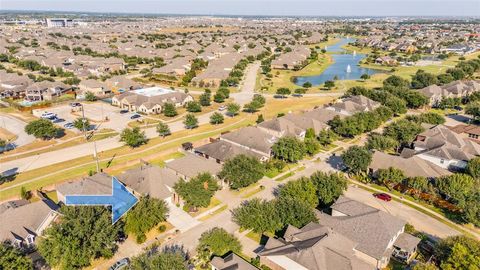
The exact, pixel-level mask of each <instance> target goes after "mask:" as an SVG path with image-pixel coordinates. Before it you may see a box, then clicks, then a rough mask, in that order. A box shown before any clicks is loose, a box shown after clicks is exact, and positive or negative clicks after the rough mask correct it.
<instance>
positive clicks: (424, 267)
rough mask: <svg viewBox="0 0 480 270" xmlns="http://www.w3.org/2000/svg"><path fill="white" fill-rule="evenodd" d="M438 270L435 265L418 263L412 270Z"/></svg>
mask: <svg viewBox="0 0 480 270" xmlns="http://www.w3.org/2000/svg"><path fill="white" fill-rule="evenodd" d="M437 269H438V268H437V267H436V266H435V264H433V263H423V262H418V263H416V264H415V265H414V266H413V267H412V270H437Z"/></svg>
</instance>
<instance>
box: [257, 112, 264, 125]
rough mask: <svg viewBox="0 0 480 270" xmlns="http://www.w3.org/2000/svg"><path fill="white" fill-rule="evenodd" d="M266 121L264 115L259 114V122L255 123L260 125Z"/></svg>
mask: <svg viewBox="0 0 480 270" xmlns="http://www.w3.org/2000/svg"><path fill="white" fill-rule="evenodd" d="M264 121H265V119H263V114H259V115H258V116H257V120H256V121H255V123H257V124H260V123H262V122H264Z"/></svg>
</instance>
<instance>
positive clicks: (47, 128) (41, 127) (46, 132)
mask: <svg viewBox="0 0 480 270" xmlns="http://www.w3.org/2000/svg"><path fill="white" fill-rule="evenodd" d="M59 131H60V129H58V128H56V127H55V126H54V125H53V123H52V122H50V121H49V120H47V119H38V120H34V121H32V122H30V123H28V124H27V125H26V126H25V132H26V133H27V134H29V135H33V136H35V138H41V139H43V140H48V139H51V138H54V137H55V136H57V134H58V133H59Z"/></svg>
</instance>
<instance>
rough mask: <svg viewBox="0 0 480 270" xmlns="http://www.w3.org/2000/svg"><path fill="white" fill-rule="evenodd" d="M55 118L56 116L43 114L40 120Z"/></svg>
mask: <svg viewBox="0 0 480 270" xmlns="http://www.w3.org/2000/svg"><path fill="white" fill-rule="evenodd" d="M56 117H57V114H55V113H51V112H44V113H42V116H41V118H43V119H53V118H56Z"/></svg>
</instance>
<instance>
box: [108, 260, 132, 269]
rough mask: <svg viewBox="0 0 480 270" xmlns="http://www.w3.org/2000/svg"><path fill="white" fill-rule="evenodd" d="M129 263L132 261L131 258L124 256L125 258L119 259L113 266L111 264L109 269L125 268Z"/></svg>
mask: <svg viewBox="0 0 480 270" xmlns="http://www.w3.org/2000/svg"><path fill="white" fill-rule="evenodd" d="M129 263H130V260H129V259H128V258H123V259H121V260H119V261H117V262H116V263H114V264H113V265H112V266H110V268H108V270H119V269H123V268H126V267H127V266H128V264H129Z"/></svg>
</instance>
